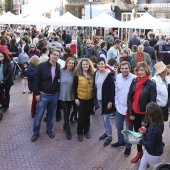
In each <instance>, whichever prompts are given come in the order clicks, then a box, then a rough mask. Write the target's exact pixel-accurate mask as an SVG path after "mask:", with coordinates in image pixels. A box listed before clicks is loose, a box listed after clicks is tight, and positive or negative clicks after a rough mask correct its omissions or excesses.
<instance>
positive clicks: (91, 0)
mask: <svg viewBox="0 0 170 170" xmlns="http://www.w3.org/2000/svg"><path fill="white" fill-rule="evenodd" d="M92 2H93V0H89V3H90V19H91V18H92V8H91V4H92Z"/></svg>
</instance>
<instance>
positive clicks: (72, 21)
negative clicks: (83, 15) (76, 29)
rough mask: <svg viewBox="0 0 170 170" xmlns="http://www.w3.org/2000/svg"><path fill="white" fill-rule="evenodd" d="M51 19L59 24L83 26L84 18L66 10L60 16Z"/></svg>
mask: <svg viewBox="0 0 170 170" xmlns="http://www.w3.org/2000/svg"><path fill="white" fill-rule="evenodd" d="M52 21H54V22H55V25H59V26H85V21H84V20H82V19H79V18H77V17H75V16H74V15H72V14H71V13H70V12H67V13H65V14H64V15H62V16H61V17H59V18H57V19H55V20H52Z"/></svg>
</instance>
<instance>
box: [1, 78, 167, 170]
mask: <svg viewBox="0 0 170 170" xmlns="http://www.w3.org/2000/svg"><path fill="white" fill-rule="evenodd" d="M31 99H32V95H31V94H28V93H27V94H22V84H21V81H20V80H15V85H14V86H13V87H12V90H11V104H10V109H9V111H8V112H6V113H5V114H4V118H3V120H2V121H1V122H0V135H1V137H0V170H137V169H138V166H139V163H137V164H131V163H130V160H131V159H132V157H133V156H135V154H136V146H133V148H132V153H131V155H130V156H129V157H124V155H123V152H124V148H111V147H110V146H108V147H103V142H100V141H99V140H98V138H99V136H100V135H102V134H103V132H104V131H103V129H104V128H103V123H102V117H101V114H100V113H99V111H97V113H96V114H95V115H93V116H91V131H90V132H91V135H92V138H91V139H86V138H84V141H83V142H79V141H78V140H77V135H76V126H71V132H72V140H70V141H68V140H67V139H66V135H65V133H64V131H63V129H62V125H63V118H62V120H61V121H60V122H55V125H54V130H53V132H54V133H55V138H54V139H50V138H49V137H48V136H47V134H46V133H45V131H46V129H45V126H46V123H45V122H44V121H42V124H41V132H40V137H39V138H38V140H37V141H36V142H35V143H32V142H31V136H32V127H33V119H32V118H31V114H30V105H31ZM114 121H115V120H114V119H112V123H113V142H116V141H117V135H116V128H115V122H114ZM169 132H170V128H169V122H168V123H166V124H165V133H164V142H165V148H164V154H163V155H162V157H161V161H162V162H170V142H169V141H170V135H169V134H170V133H169Z"/></svg>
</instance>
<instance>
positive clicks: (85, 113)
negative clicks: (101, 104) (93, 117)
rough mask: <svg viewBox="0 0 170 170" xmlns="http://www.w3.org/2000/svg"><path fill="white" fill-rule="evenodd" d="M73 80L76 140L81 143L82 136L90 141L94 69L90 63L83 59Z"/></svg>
mask: <svg viewBox="0 0 170 170" xmlns="http://www.w3.org/2000/svg"><path fill="white" fill-rule="evenodd" d="M74 73H75V78H74V82H73V89H74V99H75V103H76V105H77V106H78V113H79V116H78V125H77V134H78V140H79V141H80V142H81V141H83V134H85V137H86V138H87V139H90V134H89V129H90V114H91V113H92V112H93V108H94V79H93V75H94V67H93V64H92V62H91V61H90V60H89V59H87V58H83V59H81V60H80V62H79V64H78V65H77V67H76V70H75V72H74Z"/></svg>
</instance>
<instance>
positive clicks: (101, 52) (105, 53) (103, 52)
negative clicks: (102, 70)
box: [98, 49, 107, 58]
mask: <svg viewBox="0 0 170 170" xmlns="http://www.w3.org/2000/svg"><path fill="white" fill-rule="evenodd" d="M101 54H104V55H105V56H106V58H107V51H105V50H103V49H101V50H100V51H99V56H98V57H100V55H101Z"/></svg>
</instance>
